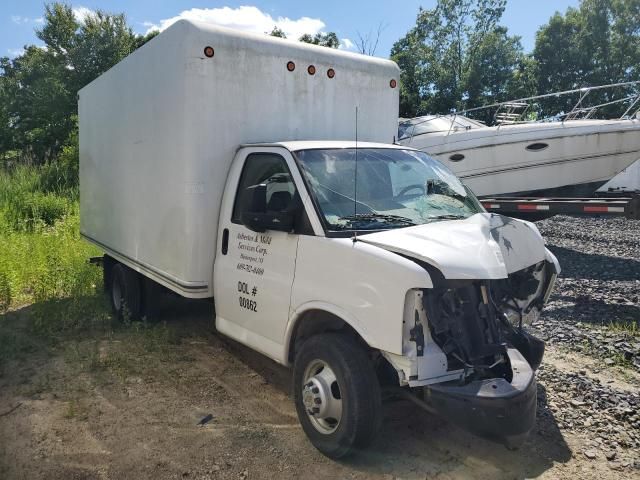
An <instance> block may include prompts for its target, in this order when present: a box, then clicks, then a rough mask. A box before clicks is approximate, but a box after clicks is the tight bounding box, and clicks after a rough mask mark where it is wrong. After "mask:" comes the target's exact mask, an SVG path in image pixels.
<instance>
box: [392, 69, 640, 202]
mask: <svg viewBox="0 0 640 480" xmlns="http://www.w3.org/2000/svg"><path fill="white" fill-rule="evenodd" d="M634 83H636V82H629V83H624V84H615V85H606V86H601V87H590V88H587V89H580V90H571V91H567V92H560V93H558V94H550V95H542V96H537V97H530V98H527V99H521V100H516V101H512V102H503V103H500V104H495V105H491V106H489V107H482V108H496V109H497V113H496V115H495V116H494V118H495V119H496V122H497V125H495V126H486V125H485V124H483V123H481V122H478V121H475V120H472V119H471V118H468V117H467V116H466V115H462V114H451V115H430V116H425V117H418V118H414V119H411V120H404V121H401V122H400V127H399V131H398V143H400V144H402V145H408V146H411V147H414V148H417V149H419V150H423V151H425V152H427V153H429V154H430V155H432V156H433V157H435V158H437V159H439V160H441V161H442V162H443V163H445V164H446V165H447V166H448V167H449V168H451V169H452V170H453V171H454V172H455V173H456V175H458V176H459V177H460V178H462V179H463V180H464V182H465V183H466V184H467V185H468V186H469V187H470V188H471V189H472V190H473V191H474V192H475V193H476V195H478V196H489V195H491V196H493V195H513V196H516V195H526V196H536V195H543V196H591V195H592V194H594V193H595V191H596V190H597V189H598V188H599V187H601V186H602V185H604V184H605V183H606V182H607V181H609V180H610V179H611V178H613V177H614V176H616V175H617V174H618V173H620V172H622V171H623V170H624V169H625V168H626V167H628V166H629V165H631V164H632V163H633V162H635V161H636V160H637V159H639V158H640V120H639V119H638V118H637V117H638V115H637V111H634V112H633V113H632V114H630V112H631V110H632V109H633V108H635V106H636V104H637V103H638V101H639V100H640V97H638V95H632V96H628V97H625V98H622V99H619V100H616V101H614V102H608V103H606V104H600V105H596V106H594V107H588V108H586V107H581V106H580V105H581V104H582V101H583V100H584V97H586V95H587V94H588V93H589V92H590V91H592V90H598V89H602V88H610V87H615V86H620V85H625V86H629V85H632V84H634ZM575 92H580V94H581V97H580V101H579V102H578V104H577V106H576V107H574V109H573V110H571V111H570V112H569V113H567V114H562V115H558V116H556V117H554V120H555V121H536V122H526V121H520V119H521V118H523V116H524V115H523V113H524V111H526V110H527V109H528V108H529V106H530V105H531V101H532V100H533V101H535V100H536V99H540V98H545V97H549V96H558V95H564V94H568V93H575ZM618 102H619V103H622V102H629V103H630V104H631V106H630V107H629V108H628V109H627V111H626V112H625V113H624V115H623V116H622V117H621V118H618V119H615V120H600V119H593V118H591V117H592V116H593V115H594V113H595V112H596V110H597V109H598V108H601V107H603V106H605V105H611V104H613V103H618ZM518 109H520V113H517V110H518ZM477 110H479V109H474V110H467V111H466V112H464V113H468V112H473V111H477Z"/></svg>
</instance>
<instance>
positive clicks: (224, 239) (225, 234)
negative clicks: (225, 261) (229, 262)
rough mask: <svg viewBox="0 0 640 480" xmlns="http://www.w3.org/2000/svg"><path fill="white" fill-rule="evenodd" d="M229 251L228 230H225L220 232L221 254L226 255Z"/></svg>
mask: <svg viewBox="0 0 640 480" xmlns="http://www.w3.org/2000/svg"><path fill="white" fill-rule="evenodd" d="M228 250H229V229H228V228H225V229H224V230H223V231H222V254H223V255H226V254H227V251H228Z"/></svg>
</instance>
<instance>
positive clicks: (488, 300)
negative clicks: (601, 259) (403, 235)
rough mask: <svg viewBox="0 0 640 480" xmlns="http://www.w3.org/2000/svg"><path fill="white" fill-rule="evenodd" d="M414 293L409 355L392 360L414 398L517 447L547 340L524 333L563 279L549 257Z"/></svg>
mask: <svg viewBox="0 0 640 480" xmlns="http://www.w3.org/2000/svg"><path fill="white" fill-rule="evenodd" d="M423 266H424V267H425V269H427V270H428V271H429V273H430V275H431V278H432V280H433V283H434V288H431V289H416V290H411V291H410V292H409V293H408V294H407V297H406V301H405V312H404V319H405V320H404V332H403V333H404V336H403V338H404V342H403V355H402V356H395V355H389V356H387V359H388V360H389V361H390V363H391V364H392V365H394V366H395V367H396V370H397V371H398V373H399V375H400V380H401V382H400V383H401V385H402V384H405V385H408V386H409V387H413V388H411V395H412V397H413V398H412V400H414V401H417V402H418V403H420V404H422V406H424V407H425V408H427V409H429V410H431V411H435V412H437V413H439V414H441V415H443V416H445V417H447V418H448V419H449V420H451V421H452V422H454V423H456V424H458V425H460V426H462V427H464V428H466V429H468V430H470V431H471V432H473V433H475V434H477V435H479V436H482V437H485V438H489V439H492V440H495V441H499V442H501V443H504V444H506V445H507V446H517V445H518V444H520V443H521V442H522V441H523V440H524V439H525V438H526V436H527V434H528V433H529V431H530V430H531V429H532V428H533V426H534V423H535V415H536V381H535V374H534V371H535V369H537V367H538V366H539V365H540V362H541V361H542V356H543V354H544V342H543V341H541V340H539V339H537V338H535V337H534V336H532V335H531V334H530V333H528V332H527V331H526V327H527V326H528V325H529V324H530V323H531V322H532V321H534V320H535V319H536V318H537V317H538V315H539V313H540V311H541V310H542V307H543V305H544V303H545V301H546V299H547V298H548V296H549V294H550V292H551V290H552V288H553V283H554V282H555V278H556V275H557V272H556V267H555V264H554V263H553V262H551V261H547V260H543V261H541V262H539V263H536V264H535V265H532V266H530V267H527V268H525V269H522V270H519V271H516V272H514V273H512V274H510V275H509V276H508V277H507V278H504V279H498V280H448V279H445V278H444V277H442V275H439V272H437V271H436V270H435V269H434V268H433V267H432V266H430V265H427V264H424V265H423Z"/></svg>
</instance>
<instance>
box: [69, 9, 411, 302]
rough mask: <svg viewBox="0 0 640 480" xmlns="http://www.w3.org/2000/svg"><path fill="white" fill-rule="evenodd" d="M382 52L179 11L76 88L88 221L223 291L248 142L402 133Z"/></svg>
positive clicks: (187, 287) (97, 235) (134, 256)
mask: <svg viewBox="0 0 640 480" xmlns="http://www.w3.org/2000/svg"><path fill="white" fill-rule="evenodd" d="M398 78H399V70H398V67H397V66H396V64H395V63H393V62H391V61H388V60H382V59H379V58H374V57H368V56H363V55H358V54H354V53H348V52H342V51H338V50H334V49H331V48H327V47H318V46H313V45H307V44H304V43H300V42H295V41H289V40H282V39H278V38H274V37H269V36H266V35H253V34H246V33H240V32H237V31H234V30H230V29H225V28H219V27H214V26H211V25H206V24H202V23H196V22H190V21H185V20H182V21H179V22H177V23H175V24H174V25H172V26H171V27H170V28H168V29H167V30H166V31H164V32H163V33H161V34H160V35H159V36H158V37H156V38H155V39H153V40H151V41H150V42H149V43H147V44H146V45H144V46H143V47H142V48H140V49H139V50H137V51H135V52H134V53H132V54H131V55H129V56H128V57H127V58H125V59H124V60H123V61H122V62H120V63H119V64H117V65H116V66H115V67H113V68H112V69H111V70H109V71H108V72H106V73H105V74H103V75H102V76H100V77H99V78H97V79H96V80H95V81H93V82H92V83H90V84H89V85H87V86H86V87H84V88H83V89H82V90H81V91H80V92H79V100H78V102H79V107H78V109H79V124H80V196H81V201H80V205H81V209H80V210H81V211H80V214H81V224H80V228H81V233H82V235H83V236H84V237H86V238H87V239H88V240H90V241H91V242H93V243H95V244H97V245H98V246H100V247H101V248H103V249H104V250H105V251H106V252H107V253H109V254H110V255H112V256H114V257H115V258H117V259H118V260H120V261H122V262H124V263H126V264H128V265H129V266H131V267H132V268H134V269H136V270H138V271H140V272H142V273H144V274H145V275H147V276H149V277H151V278H153V279H155V280H156V281H158V282H159V283H161V284H163V285H165V286H167V287H169V288H171V289H172V290H174V291H176V292H179V293H180V294H182V295H185V296H189V297H207V296H211V295H212V292H213V286H212V269H213V262H214V256H215V252H216V238H217V225H218V215H219V209H220V201H221V198H222V193H223V190H224V188H225V182H226V178H227V172H228V169H229V167H230V164H231V162H232V160H233V157H234V153H235V151H236V149H237V148H238V147H239V146H240V145H241V144H245V143H260V142H275V141H286V140H354V139H355V138H356V107H357V109H358V123H357V125H358V131H357V139H358V140H362V141H374V142H385V143H392V142H393V141H394V140H395V134H396V131H397V114H398V88H397V87H398V83H397V82H398Z"/></svg>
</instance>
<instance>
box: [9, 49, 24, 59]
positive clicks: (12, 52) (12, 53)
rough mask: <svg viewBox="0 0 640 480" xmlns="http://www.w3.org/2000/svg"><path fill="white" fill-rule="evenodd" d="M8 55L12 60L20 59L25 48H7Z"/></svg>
mask: <svg viewBox="0 0 640 480" xmlns="http://www.w3.org/2000/svg"><path fill="white" fill-rule="evenodd" d="M7 53H9V56H10V57H12V58H15V57H19V56H20V55H22V54H23V53H24V48H7Z"/></svg>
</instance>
